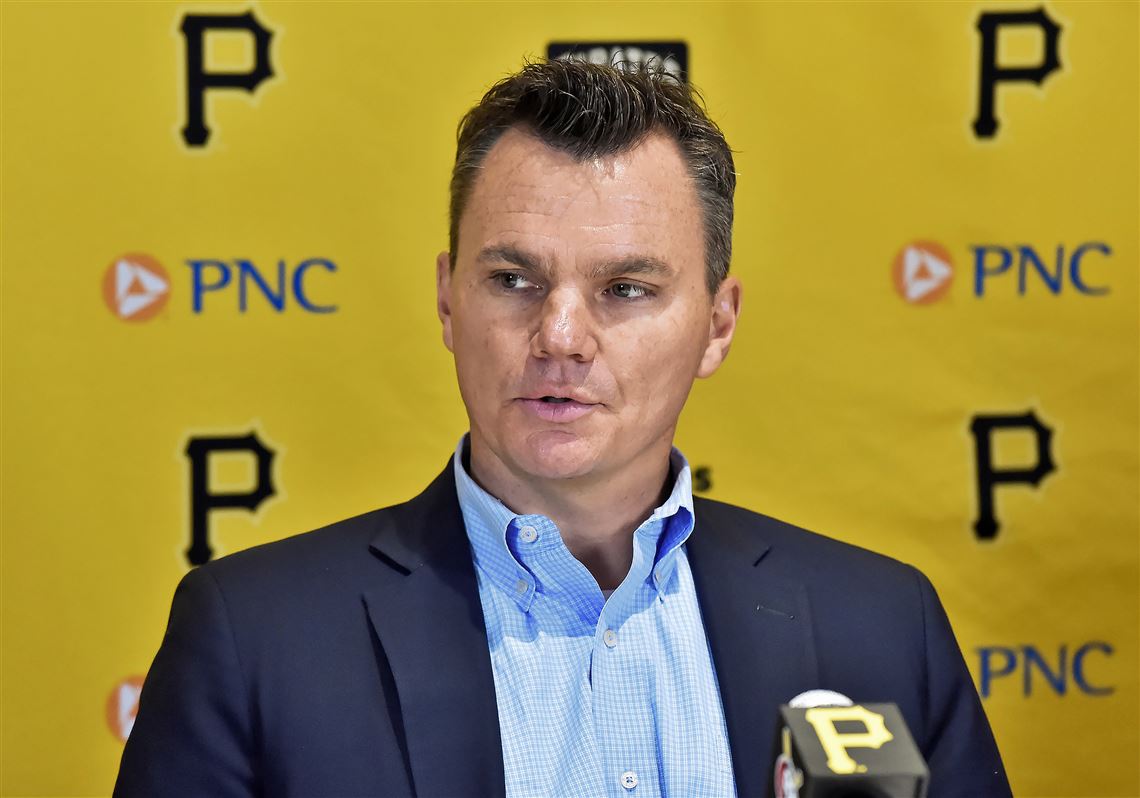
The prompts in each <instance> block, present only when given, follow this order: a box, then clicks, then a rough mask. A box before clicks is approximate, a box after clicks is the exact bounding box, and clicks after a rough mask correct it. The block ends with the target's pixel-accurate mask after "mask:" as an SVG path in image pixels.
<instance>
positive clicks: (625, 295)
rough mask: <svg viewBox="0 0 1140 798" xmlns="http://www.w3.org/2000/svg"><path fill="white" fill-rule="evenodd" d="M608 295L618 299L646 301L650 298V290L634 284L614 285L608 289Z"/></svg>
mask: <svg viewBox="0 0 1140 798" xmlns="http://www.w3.org/2000/svg"><path fill="white" fill-rule="evenodd" d="M606 293H609V294H612V295H613V296H616V297H617V298H618V299H644V298H645V297H647V296H649V289H648V288H645V287H644V286H640V285H634V284H633V283H614V284H613V285H611V286H610V287H609V288H607V289H606Z"/></svg>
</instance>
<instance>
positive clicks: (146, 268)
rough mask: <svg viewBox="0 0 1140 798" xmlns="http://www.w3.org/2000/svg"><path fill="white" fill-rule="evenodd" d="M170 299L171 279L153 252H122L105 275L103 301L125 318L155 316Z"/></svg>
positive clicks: (141, 319) (125, 319) (148, 317)
mask: <svg viewBox="0 0 1140 798" xmlns="http://www.w3.org/2000/svg"><path fill="white" fill-rule="evenodd" d="M169 298H170V278H169V277H168V276H167V274H166V270H165V269H164V268H162V264H160V263H159V262H158V261H157V260H156V259H155V258H153V257H151V256H150V255H144V254H141V253H130V254H126V255H122V256H120V257H118V258H115V260H114V261H112V262H111V265H110V266H108V267H107V271H106V272H105V273H104V274H103V301H104V302H106V303H107V307H108V308H109V309H110V311H111V312H112V313H114V314H115V315H116V316H118V317H119V318H120V319H122V320H123V321H147V320H148V319H152V318H154V317H155V316H156V315H158V313H159V311H161V310H162V309H163V308H164V307H166V301H167V300H168V299H169Z"/></svg>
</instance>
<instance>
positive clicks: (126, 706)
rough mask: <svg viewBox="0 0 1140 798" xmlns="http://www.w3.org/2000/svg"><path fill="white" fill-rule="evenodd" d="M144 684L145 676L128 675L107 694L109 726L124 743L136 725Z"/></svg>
mask: <svg viewBox="0 0 1140 798" xmlns="http://www.w3.org/2000/svg"><path fill="white" fill-rule="evenodd" d="M142 686H143V677H141V676H128V677H127V678H126V679H123V680H122V681H121V682H119V683H118V684H116V685H115V687H114V689H112V690H111V694H110V695H108V696H107V726H108V728H110V729H111V733H112V734H113V735H115V736H116V737H118V738H119V739H120V740H122V741H123V742H124V743H125V742H126V741H127V738H128V737H130V735H131V729H133V728H134V726H135V716H136V715H137V714H138V711H139V696H140V695H141V694H142Z"/></svg>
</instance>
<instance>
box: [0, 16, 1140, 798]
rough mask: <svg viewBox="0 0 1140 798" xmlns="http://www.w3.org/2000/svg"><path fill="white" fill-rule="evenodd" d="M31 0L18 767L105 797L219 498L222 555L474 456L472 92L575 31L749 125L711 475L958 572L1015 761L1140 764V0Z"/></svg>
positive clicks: (397, 493)
mask: <svg viewBox="0 0 1140 798" xmlns="http://www.w3.org/2000/svg"><path fill="white" fill-rule="evenodd" d="M1038 8H1043V9H1044V11H1043V12H1041V13H1037V14H1034V13H1033V12H1036V10H1037V9H1038ZM248 11H252V14H253V16H252V17H245V16H239V15H244V14H245V13H246V12H248ZM0 14H2V45H3V56H2V58H3V63H2V67H3V73H2V81H3V84H2V92H0V93H2V102H3V122H2V125H3V127H2V134H3V142H2V146H3V151H2V166H3V196H2V202H3V220H2V223H3V229H2V237H0V246H2V257H3V285H2V287H3V307H2V310H3V322H2V323H3V330H2V332H3V464H2V468H3V518H2V521H3V566H2V567H3V574H2V576H3V762H2V771H3V775H2V780H3V781H2V785H0V787H2V792H3V793H4V794H5V795H97V794H106V793H108V792H109V791H110V788H111V785H112V783H113V779H114V774H115V772H116V768H117V765H118V760H119V755H120V752H121V749H122V740H121V734H122V733H124V732H125V731H126V730H127V729H128V728H129V725H130V718H131V716H132V712H133V698H134V696H135V695H136V694H137V685H138V683H139V680H140V679H141V678H142V677H143V676H144V675H145V673H146V670H147V668H148V666H149V664H150V661H151V658H152V656H153V655H154V652H155V650H156V648H157V646H158V643H159V641H160V639H161V636H162V633H163V629H164V627H165V623H166V614H167V611H168V608H169V601H170V598H171V594H172V591H173V588H174V586H175V584H176V583H177V581H178V579H179V578H180V577H181V576H182V574H183V573H185V571H186V570H187V569H188V568H189V567H191V566H190V561H189V558H188V555H187V552H188V550H190V549H191V534H192V530H193V525H194V522H193V519H194V518H195V517H197V518H198V527H199V540H198V545H197V546H196V547H195V548H194V551H195V552H196V554H197V556H199V557H201V556H204V554H203V552H204V551H205V547H206V546H209V547H210V548H212V550H213V555H214V556H219V555H222V554H225V553H227V552H232V551H235V550H238V549H241V548H245V547H247V546H251V545H253V544H256V543H261V542H264V541H268V540H272V539H275V538H279V537H283V536H286V535H289V534H292V533H295V532H300V531H304V530H306V529H310V528H313V527H316V526H318V525H321V524H324V523H326V522H330V521H333V520H335V519H338V518H341V517H345V516H348V515H351V514H355V513H359V512H363V511H365V510H368V509H371V508H374V507H378V506H382V505H385V504H388V503H392V502H396V501H400V500H403V499H406V498H408V497H409V496H411V495H413V494H414V493H415V492H417V491H418V490H419V489H420V488H421V487H422V486H423V485H425V484H426V483H427V481H428V480H429V479H430V478H431V477H432V476H434V475H435V474H436V473H437V472H438V470H439V469H440V468H441V467H442V466H443V465H444V462H445V460H446V458H447V456H448V455H449V453H450V452H451V451H452V449H453V447H454V445H455V442H456V440H457V438H458V437H459V435H460V434H461V433H462V432H463V431H464V429H465V416H464V413H463V408H462V405H461V403H460V401H459V396H458V392H457V390H456V388H455V385H454V378H453V375H452V368H451V364H450V361H449V355H448V353H447V352H446V351H445V350H444V348H443V346H442V345H441V343H440V339H439V331H438V323H437V321H436V319H435V314H434V306H433V290H434V289H433V258H434V256H435V254H436V252H437V251H438V250H440V249H442V248H443V247H444V246H445V245H446V238H447V236H446V232H447V227H446V207H447V181H448V174H449V169H450V165H451V163H450V162H451V158H452V155H453V147H454V131H455V124H456V122H457V120H458V118H459V116H460V115H461V113H462V112H463V111H464V110H465V109H467V108H468V107H469V106H470V105H471V104H472V103H474V102H475V101H476V100H477V99H478V97H479V96H480V94H481V93H482V91H483V90H484V89H485V88H486V87H487V86H488V85H489V84H490V83H491V82H492V81H494V80H495V79H497V78H499V77H500V76H502V75H504V74H506V73H508V72H510V71H513V70H514V69H515V68H517V67H518V66H519V65H520V63H521V61H522V58H523V57H524V56H526V55H530V56H542V55H545V54H546V52H547V47H548V46H549V45H550V44H551V43H555V42H559V43H564V44H571V45H574V44H578V45H582V46H584V47H585V51H586V52H587V53H588V54H589V53H590V52H591V51H592V50H597V52H602V53H605V54H608V53H609V52H610V50H609V49H608V48H609V47H611V46H614V45H620V44H622V43H627V44H628V43H637V44H638V45H639V48H640V50H641V52H642V55H644V54H645V53H646V52H650V51H653V52H656V51H657V50H661V51H662V54H664V52H665V51H669V52H673V51H674V50H679V48H678V47H677V45H678V43H684V44H685V45H686V50H685V55H686V56H687V58H686V59H685V61H686V63H685V64H684V66H685V68H687V71H688V74H689V77H690V78H691V80H692V81H693V82H694V83H695V84H696V85H698V86H699V87H700V88H701V89H702V90H703V92H704V93H705V95H706V96H707V99H708V103H709V107H710V110H711V113H712V115H713V117H714V118H715V119H716V120H718V121H719V122H720V123H721V124H722V126H723V128H724V130H725V132H726V134H727V136H728V139H729V141H730V142H731V143H732V145H733V147H734V148H735V149H736V151H737V165H738V170H739V175H740V178H739V179H740V183H739V193H738V202H737V225H736V235H735V256H734V259H733V265H732V268H733V270H734V271H735V272H736V273H737V274H739V275H740V276H741V277H742V279H743V281H744V284H745V302H744V314H743V318H742V325H741V328H740V333H739V337H738V340H737V343H736V344H735V347H734V350H733V352H732V355H731V357H730V358H729V361H728V363H727V364H726V367H725V368H724V369H723V370H722V371H721V372H720V373H719V374H718V375H717V376H716V377H715V378H714V379H712V380H710V381H708V382H704V383H701V384H699V385H698V387H697V389H696V390H695V392H694V395H693V397H692V399H691V401H690V403H689V406H688V408H687V409H686V411H685V415H684V416H683V417H682V426H681V430H680V435H679V444H680V446H681V447H682V449H683V450H684V451H685V452H686V454H687V455H688V457H689V458H690V460H691V461H692V462H693V464H694V467H696V468H700V469H704V470H703V471H701V472H700V473H699V479H698V482H699V484H700V487H702V488H704V492H705V494H706V495H709V496H712V497H714V498H717V499H722V500H727V501H731V502H736V503H739V504H742V505H745V506H748V507H751V508H754V509H757V510H760V511H763V512H766V513H768V514H771V515H775V516H778V517H782V518H785V519H788V520H790V521H793V522H795V523H798V524H801V525H804V526H807V527H810V528H813V529H816V530H818V531H821V532H824V533H827V534H830V535H833V536H835V537H838V538H841V539H844V540H848V541H852V542H855V543H858V544H861V545H863V546H867V547H870V548H872V549H876V550H879V551H882V552H884V553H887V554H890V555H892V556H895V557H898V558H900V559H903V560H906V561H909V562H912V563H914V564H915V565H917V566H919V567H920V568H922V569H923V570H924V571H925V572H926V573H927V574H929V575H930V577H931V579H932V580H933V582H934V584H935V585H936V587H937V588H938V589H939V591H940V593H941V595H942V598H943V600H944V602H945V604H946V607H947V610H948V612H949V614H950V617H951V619H952V621H953V623H954V625H955V627H956V629H957V632H958V635H959V641H960V643H961V645H962V648H963V651H964V653H965V655H966V659H967V661H968V662H969V664H970V667H971V669H972V671H973V673H974V676H975V678H976V679H977V681H978V685H979V688H981V689H982V692H983V694H984V695H985V705H986V709H987V711H988V713H989V716H990V718H991V720H992V723H993V725H994V729H995V732H996V735H997V739H998V742H999V745H1000V746H1001V748H1002V751H1003V753H1004V756H1005V760H1006V763H1007V766H1008V769H1009V772H1010V777H1011V779H1012V782H1013V785H1014V788H1015V791H1016V792H1017V793H1018V794H1019V795H1030V796H1036V795H1041V796H1045V795H1075V794H1079V795H1133V796H1134V795H1137V794H1138V793H1140V775H1138V773H1137V765H1136V762H1137V750H1138V745H1140V740H1138V714H1137V713H1138V708H1137V701H1138V698H1140V690H1138V677H1137V674H1138V673H1140V661H1138V654H1137V631H1138V625H1140V620H1138V596H1140V593H1138V568H1140V554H1138V523H1140V519H1138V505H1140V495H1138V481H1140V468H1138V445H1140V444H1138V435H1140V425H1138V418H1137V416H1138V408H1140V396H1138V362H1140V361H1138V358H1140V353H1138V341H1137V338H1138V330H1140V319H1138V301H1137V298H1138V288H1140V286H1138V280H1137V263H1138V257H1137V256H1138V240H1137V239H1138V234H1137V219H1138V218H1140V205H1138V198H1137V175H1138V163H1137V141H1138V139H1140V123H1138V118H1137V117H1138V99H1137V98H1138V91H1140V85H1138V74H1140V64H1138V57H1137V39H1136V31H1137V24H1138V22H1140V16H1138V5H1137V4H1136V3H1132V2H1128V3H1126V2H1118V3H1097V2H1047V3H1046V4H1045V5H1044V6H1040V5H1038V4H1030V3H1023V2H1017V0H1010V2H1009V3H999V4H996V5H990V4H983V3H970V2H955V3H944V4H936V3H909V4H908V3H893V4H882V3H868V4H859V3H844V4H836V3H826V4H823V3H821V4H813V3H789V4H778V3H764V4H757V5H747V4H723V5H722V4H711V3H708V4H683V3H681V4H672V3H671V4H628V5H625V4H619V3H604V4H588V3H556V4H543V3H529V4H517V3H511V4H502V5H490V4H477V3H462V4H449V3H438V4H429V5H405V4H380V3H375V4H372V3H338V4H333V3H326V4H320V3H315V2H313V3H303V2H302V3H284V2H282V3H273V2H264V3H256V4H252V5H251V4H249V3H226V2H222V3H209V4H186V3H183V4H174V3H169V4H168V3H157V2H156V3H133V4H132V3H107V4H103V3H42V2H41V3H29V2H23V3H18V2H5V3H3V4H2V5H0ZM226 26H228V27H226ZM987 41H988V42H989V44H988V45H987ZM198 44H200V51H201V53H202V58H201V62H200V63H197V62H196V61H195V59H194V58H193V57H192V56H193V55H194V53H195V52H197V51H198V47H197V45H198ZM599 48H600V49H599ZM627 54H628V53H627ZM633 55H634V56H636V53H633ZM1019 69H1020V70H1021V71H1020V72H1018V71H1017V70H1019ZM225 72H229V73H232V74H233V75H234V76H235V77H233V78H231V79H229V80H230V82H233V83H236V84H238V87H231V88H224V87H220V86H218V85H216V84H218V83H222V82H225V81H226V80H227V79H226V78H218V77H217V76H218V74H219V73H225ZM270 73H272V74H270ZM1019 76H1021V77H1023V78H1026V79H1021V80H1019V79H1017V78H1018V77H1019ZM242 85H244V86H245V88H242V87H241V86H242ZM247 89H251V90H247ZM988 99H992V112H993V114H992V118H991V116H990V114H989V113H988V112H986V108H987V105H988ZM195 107H197V108H200V109H201V111H202V116H201V119H200V120H198V124H195V123H194V119H195V115H194V111H193V108H195ZM991 123H996V130H995V129H993V128H994V125H993V124H991ZM203 128H208V130H209V134H208V138H205V141H202V139H203V138H204V136H203V130H202V129H203ZM251 435H252V436H253V437H250V436H251ZM226 447H229V448H226ZM258 447H262V448H258ZM195 464H197V468H195ZM258 488H260V491H259V490H257V489H258ZM227 493H228V494H232V495H231V496H230V498H228V499H227V498H225V497H224V496H222V494H227ZM991 498H992V502H991V501H990V499H991ZM227 503H229V504H231V505H234V506H230V507H226V506H225V505H226V504H227ZM242 505H245V506H244V507H243V506H242ZM987 505H990V510H989V511H987V510H986V506H987ZM250 508H254V509H250ZM995 527H997V528H996V532H995V531H994V528H995ZM979 530H980V531H979ZM824 686H826V685H824Z"/></svg>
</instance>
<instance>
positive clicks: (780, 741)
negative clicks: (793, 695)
mask: <svg viewBox="0 0 1140 798" xmlns="http://www.w3.org/2000/svg"><path fill="white" fill-rule="evenodd" d="M832 695H837V694H832ZM810 703H812V702H809V701H800V700H799V697H797V699H794V700H793V702H792V704H793V705H790V706H782V707H780V717H779V725H778V727H777V734H776V752H775V754H776V756H775V771H774V773H773V778H772V792H771V793H770V794H771V795H773V796H774V798H827V797H829V796H865V797H866V798H894V797H895V796H906V797H907V798H924V796H925V795H926V786H927V782H928V781H929V772H928V771H927V769H926V763H925V762H924V761H923V759H922V755H921V754H920V753H919V751H918V747H917V746H916V745H915V743H914V740H913V738H912V737H911V736H910V732H909V730H908V729H907V727H906V723H905V722H904V721H903V718H902V714H901V713H900V712H899V709H898V707H897V706H895V705H894V704H864V705H851V704H850V702H849V701H848V702H845V703H846V704H847V705H843V706H835V705H829V706H810V705H809V706H804V704H810ZM828 703H829V704H835V703H840V702H836V701H834V700H832V701H829V702H828ZM796 704H799V706H796Z"/></svg>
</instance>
